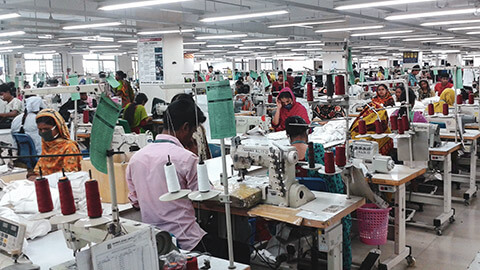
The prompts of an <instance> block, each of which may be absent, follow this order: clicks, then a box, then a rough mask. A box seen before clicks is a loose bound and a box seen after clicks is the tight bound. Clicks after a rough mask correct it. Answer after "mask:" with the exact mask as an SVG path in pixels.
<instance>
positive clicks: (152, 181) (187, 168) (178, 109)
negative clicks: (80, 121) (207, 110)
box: [127, 100, 206, 250]
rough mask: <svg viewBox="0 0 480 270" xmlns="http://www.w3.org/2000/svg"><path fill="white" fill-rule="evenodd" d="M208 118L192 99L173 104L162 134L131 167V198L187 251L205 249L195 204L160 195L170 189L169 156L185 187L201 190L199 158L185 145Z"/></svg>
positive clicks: (146, 218) (145, 219)
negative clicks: (167, 171) (161, 198)
mask: <svg viewBox="0 0 480 270" xmlns="http://www.w3.org/2000/svg"><path fill="white" fill-rule="evenodd" d="M195 110H197V112H196V113H197V116H198V122H197V121H196V117H195ZM205 120H206V118H205V116H204V114H203V113H202V111H201V110H200V109H198V107H197V106H196V105H195V103H193V102H192V101H190V100H177V101H175V102H173V103H171V104H170V105H169V106H168V108H167V111H166V112H165V114H164V123H165V126H164V129H163V132H162V134H159V135H157V137H156V140H155V143H152V144H149V145H147V146H145V147H144V148H142V149H141V150H140V151H138V152H137V153H135V155H133V157H132V158H131V160H130V162H129V165H128V167H127V183H128V188H129V190H130V193H129V195H128V197H129V199H130V201H131V203H132V205H133V206H134V207H136V208H140V211H141V214H142V221H143V222H145V223H149V224H152V225H154V226H156V227H158V228H160V229H161V230H164V231H167V232H170V233H172V234H174V235H175V237H176V238H177V239H178V242H179V246H180V248H182V249H185V250H196V249H201V247H202V243H201V240H202V238H203V237H204V236H205V235H206V233H205V231H203V230H202V228H200V225H199V224H198V223H197V222H196V218H195V210H194V208H193V205H192V203H191V202H190V201H189V200H188V199H180V200H176V201H170V202H162V201H160V200H159V199H158V198H159V197H160V196H162V195H163V194H165V193H167V192H168V189H167V183H166V177H165V171H164V169H163V166H164V165H165V164H166V163H167V161H168V156H170V160H171V162H172V163H173V164H174V165H175V167H176V170H177V176H178V180H179V182H180V186H181V188H182V189H190V190H192V191H194V190H198V186H197V167H196V166H197V163H198V157H197V156H196V155H195V154H193V153H192V152H190V151H189V150H187V149H185V147H184V146H185V145H189V144H190V143H191V142H192V135H193V133H194V132H195V130H197V126H198V125H199V124H200V123H203V122H205ZM197 246H198V247H197Z"/></svg>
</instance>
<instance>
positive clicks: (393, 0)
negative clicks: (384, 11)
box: [335, 0, 436, 10]
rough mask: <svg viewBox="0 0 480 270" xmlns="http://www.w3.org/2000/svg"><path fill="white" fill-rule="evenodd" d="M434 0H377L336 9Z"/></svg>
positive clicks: (431, 0) (432, 0)
mask: <svg viewBox="0 0 480 270" xmlns="http://www.w3.org/2000/svg"><path fill="white" fill-rule="evenodd" d="M434 1H436V0H389V1H377V2H369V3H363V4H352V5H342V6H338V7H336V8H335V9H336V10H349V9H360V8H370V7H374V8H376V7H386V6H396V5H404V4H412V3H413V4H415V3H421V2H434Z"/></svg>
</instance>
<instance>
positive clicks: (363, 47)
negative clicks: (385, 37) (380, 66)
mask: <svg viewBox="0 0 480 270" xmlns="http://www.w3.org/2000/svg"><path fill="white" fill-rule="evenodd" d="M373 48H385V46H380V45H374V46H358V47H357V46H354V47H352V49H373Z"/></svg>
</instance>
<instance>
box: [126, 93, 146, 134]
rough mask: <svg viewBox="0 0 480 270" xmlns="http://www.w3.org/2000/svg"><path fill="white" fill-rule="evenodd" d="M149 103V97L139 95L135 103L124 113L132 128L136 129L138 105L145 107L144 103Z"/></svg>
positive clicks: (142, 94)
mask: <svg viewBox="0 0 480 270" xmlns="http://www.w3.org/2000/svg"><path fill="white" fill-rule="evenodd" d="M147 101H148V97H147V95H145V94H144V93H138V94H137V96H136V97H135V102H134V103H132V104H130V105H129V106H128V108H127V109H126V110H125V112H124V113H123V119H125V120H127V122H128V124H129V125H130V127H132V128H133V127H134V126H133V125H134V118H135V117H134V116H135V110H137V106H138V105H143V103H144V102H147Z"/></svg>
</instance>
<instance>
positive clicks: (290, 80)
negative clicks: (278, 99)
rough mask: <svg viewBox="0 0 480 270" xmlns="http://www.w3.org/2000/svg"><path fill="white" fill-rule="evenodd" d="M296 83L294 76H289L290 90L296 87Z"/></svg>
mask: <svg viewBox="0 0 480 270" xmlns="http://www.w3.org/2000/svg"><path fill="white" fill-rule="evenodd" d="M294 81H295V79H294V78H293V76H290V75H287V82H288V84H289V85H290V88H291V87H293V86H294Z"/></svg>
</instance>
